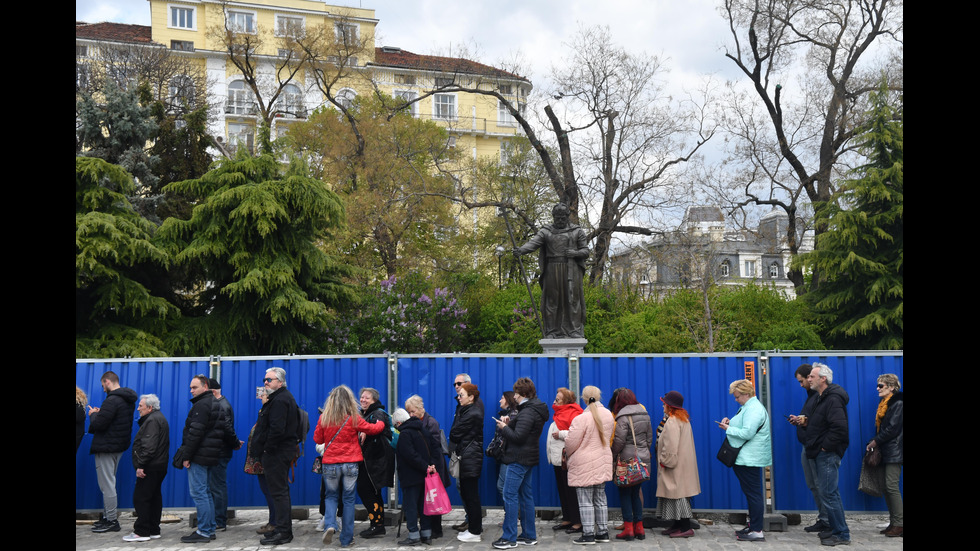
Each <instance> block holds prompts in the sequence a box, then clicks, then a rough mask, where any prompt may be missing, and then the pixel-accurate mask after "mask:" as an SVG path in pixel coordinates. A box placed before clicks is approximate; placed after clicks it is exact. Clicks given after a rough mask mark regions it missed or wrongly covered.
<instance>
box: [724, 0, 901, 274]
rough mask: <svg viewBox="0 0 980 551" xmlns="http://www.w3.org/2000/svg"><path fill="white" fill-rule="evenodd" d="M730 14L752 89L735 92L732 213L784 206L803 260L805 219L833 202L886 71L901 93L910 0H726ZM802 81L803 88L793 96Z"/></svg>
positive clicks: (735, 49)
mask: <svg viewBox="0 0 980 551" xmlns="http://www.w3.org/2000/svg"><path fill="white" fill-rule="evenodd" d="M722 13H723V14H724V16H725V18H726V19H727V20H728V23H729V28H730V31H731V34H732V39H733V42H732V44H731V45H730V46H729V47H728V48H727V50H726V54H725V55H726V57H728V58H729V59H731V60H732V62H733V63H735V65H736V66H737V67H738V69H739V70H740V71H741V72H742V73H743V74H744V75H745V76H746V77H748V79H749V81H750V82H751V83H752V92H748V93H742V92H740V91H737V90H733V92H732V95H731V101H730V104H729V108H728V109H727V113H728V117H727V120H726V126H727V129H728V131H729V132H730V133H731V136H732V137H733V144H734V148H733V155H734V159H735V160H736V162H737V164H738V166H740V167H741V171H740V172H739V173H738V174H736V175H735V176H734V177H733V180H734V182H735V184H736V185H737V186H739V189H740V192H739V193H740V195H741V199H738V200H736V202H735V205H734V207H735V208H741V207H745V206H747V205H752V204H754V205H773V206H776V207H779V208H781V209H783V210H785V211H786V213H787V214H788V215H789V223H790V227H789V228H788V231H787V234H788V240H789V242H788V245H789V249H790V252H791V253H792V254H793V255H795V254H797V252H798V250H799V246H800V242H799V239H798V235H799V234H800V233H799V231H798V229H799V228H797V223H798V220H799V219H800V217H801V215H802V214H803V212H804V211H805V210H807V209H809V208H812V207H815V206H817V205H819V203H821V202H825V201H828V200H830V199H831V196H832V195H833V191H834V186H833V182H834V180H835V179H836V174H837V173H838V171H839V168H840V166H841V165H842V163H845V162H846V158H847V156H848V155H849V154H851V153H852V152H853V142H852V139H853V138H854V136H855V135H856V132H857V130H858V129H859V128H860V127H861V126H862V121H861V117H862V116H863V113H864V112H865V108H864V105H865V102H866V99H867V94H868V93H869V92H871V91H872V90H874V89H875V87H876V84H877V83H878V82H879V81H880V79H881V75H882V74H884V75H885V78H886V79H887V81H888V86H889V87H890V88H891V89H893V90H901V89H902V86H903V84H902V40H903V6H902V2H901V1H900V0H838V1H835V2H814V1H804V0H725V3H724V6H723V8H722ZM794 77H798V81H799V82H800V83H801V84H800V86H799V88H798V89H797V90H793V93H791V94H787V93H786V90H787V88H786V86H787V85H789V84H790V82H788V81H791V80H792V79H793V78H794ZM784 94H787V95H789V96H790V97H791V99H788V100H785V101H784ZM753 96H756V98H755V100H756V101H751V98H752V97H753ZM757 101H761V104H762V105H761V107H760V106H759V105H758V103H756V102H757ZM807 201H808V202H809V203H811V205H812V206H807V205H806V204H805V203H806V202H807ZM822 229H823V228H821V227H819V225H818V226H817V227H816V228H815V230H816V232H817V233H820V232H821V231H822ZM788 276H789V278H790V279H791V280H792V281H793V283H794V284H795V285H796V287H797V289H798V290H802V289H801V288H802V286H803V283H804V281H803V274H802V273H801V272H800V271H798V270H796V269H791V270H790V271H789V273H788Z"/></svg>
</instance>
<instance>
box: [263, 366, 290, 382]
mask: <svg viewBox="0 0 980 551" xmlns="http://www.w3.org/2000/svg"><path fill="white" fill-rule="evenodd" d="M265 372H266V373H270V372H271V373H275V374H276V379H279V382H280V383H282V386H286V370H285V369H283V368H281V367H270V368H269V369H266V370H265Z"/></svg>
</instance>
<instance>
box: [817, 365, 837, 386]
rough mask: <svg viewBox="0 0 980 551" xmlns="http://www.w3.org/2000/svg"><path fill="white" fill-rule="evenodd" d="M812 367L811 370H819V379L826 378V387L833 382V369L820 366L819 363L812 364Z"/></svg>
mask: <svg viewBox="0 0 980 551" xmlns="http://www.w3.org/2000/svg"><path fill="white" fill-rule="evenodd" d="M812 366H813V369H819V370H820V376H821V377H826V378H827V384H828V385H829V384H830V383H832V382H834V370H833V369H830V366H829V365H827V364H822V363H820V362H813V364H812Z"/></svg>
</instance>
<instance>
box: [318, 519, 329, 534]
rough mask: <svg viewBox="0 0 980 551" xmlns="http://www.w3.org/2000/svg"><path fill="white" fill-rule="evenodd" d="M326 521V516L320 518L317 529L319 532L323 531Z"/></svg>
mask: <svg viewBox="0 0 980 551" xmlns="http://www.w3.org/2000/svg"><path fill="white" fill-rule="evenodd" d="M326 522H327V519H326V518H325V517H324V518H321V519H320V520H319V522H317V523H316V531H317V532H323V525H324V524H325V523H326Z"/></svg>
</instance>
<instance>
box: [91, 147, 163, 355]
mask: <svg viewBox="0 0 980 551" xmlns="http://www.w3.org/2000/svg"><path fill="white" fill-rule="evenodd" d="M134 187H135V186H134V183H133V177H132V176H131V175H129V174H128V173H127V172H126V171H125V170H123V169H122V168H121V167H119V166H117V165H113V164H109V163H107V162H105V161H103V160H102V159H97V158H86V157H76V158H75V357H76V358H103V357H124V356H166V355H167V350H166V349H165V347H164V343H163V340H162V339H161V335H162V334H163V333H164V332H165V330H166V322H167V320H170V319H172V318H174V317H176V315H177V313H178V312H177V309H176V308H175V307H174V306H173V305H171V304H170V303H169V302H167V301H166V300H165V299H163V298H161V297H159V296H154V295H153V294H152V293H151V292H150V291H149V290H148V288H147V286H146V284H145V283H146V282H147V281H148V280H150V279H151V278H152V276H151V275H150V274H151V273H152V272H153V271H154V270H159V269H161V268H166V266H167V263H168V258H169V257H168V255H167V253H166V252H165V251H163V250H162V249H160V248H158V247H156V246H155V245H154V244H153V243H152V242H151V237H152V232H153V229H154V227H153V225H152V224H150V223H149V222H147V221H146V220H144V219H143V218H142V217H140V216H139V215H138V214H137V213H136V212H135V211H134V210H133V208H132V206H131V205H130V204H129V201H127V200H126V194H128V193H132V192H133V190H134Z"/></svg>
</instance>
